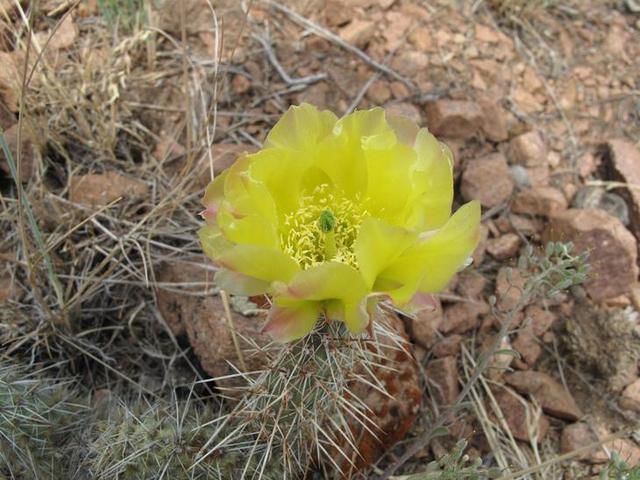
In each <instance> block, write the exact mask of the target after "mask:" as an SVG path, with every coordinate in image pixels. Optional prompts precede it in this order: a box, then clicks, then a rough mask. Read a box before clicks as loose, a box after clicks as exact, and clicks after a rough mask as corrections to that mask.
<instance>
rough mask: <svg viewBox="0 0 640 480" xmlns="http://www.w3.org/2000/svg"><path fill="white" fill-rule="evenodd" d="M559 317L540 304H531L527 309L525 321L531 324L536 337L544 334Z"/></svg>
mask: <svg viewBox="0 0 640 480" xmlns="http://www.w3.org/2000/svg"><path fill="white" fill-rule="evenodd" d="M557 318H558V317H557V316H556V314H555V313H553V312H551V311H549V310H546V309H544V308H542V307H540V306H538V305H529V306H528V307H527V309H526V310H525V321H526V322H529V323H530V324H531V326H532V328H533V333H534V335H535V336H536V337H541V336H542V335H544V334H545V332H547V330H549V329H550V328H551V326H552V325H553V324H554V322H555V321H556V319H557Z"/></svg>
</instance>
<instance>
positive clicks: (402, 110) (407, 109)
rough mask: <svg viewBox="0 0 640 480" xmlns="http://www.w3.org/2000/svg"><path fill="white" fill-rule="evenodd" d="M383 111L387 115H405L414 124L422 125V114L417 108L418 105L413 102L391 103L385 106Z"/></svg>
mask: <svg viewBox="0 0 640 480" xmlns="http://www.w3.org/2000/svg"><path fill="white" fill-rule="evenodd" d="M385 111H386V112H387V113H388V114H389V115H399V116H401V117H407V118H409V119H411V120H412V121H413V122H415V123H416V125H422V114H421V113H420V110H418V107H416V106H415V105H414V104H413V103H409V102H399V103H392V104H391V105H388V106H385Z"/></svg>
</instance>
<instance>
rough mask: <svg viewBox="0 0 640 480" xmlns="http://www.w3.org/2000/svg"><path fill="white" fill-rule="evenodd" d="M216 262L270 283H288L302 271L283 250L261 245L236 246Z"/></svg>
mask: <svg viewBox="0 0 640 480" xmlns="http://www.w3.org/2000/svg"><path fill="white" fill-rule="evenodd" d="M216 261H217V263H218V264H219V265H220V266H222V267H223V268H226V269H228V270H232V271H234V272H238V273H241V274H243V275H247V276H249V277H253V278H256V279H258V280H264V281H265V282H269V283H271V282H275V281H280V282H288V281H289V280H291V279H292V278H293V277H294V275H295V274H296V273H297V272H299V271H300V267H299V266H298V264H297V263H296V262H295V261H294V260H293V259H292V258H291V257H289V256H288V255H286V254H285V253H284V252H282V251H281V250H278V249H276V248H270V247H263V246H260V245H236V246H234V247H232V248H230V249H229V250H226V251H225V252H223V253H222V254H221V255H220V256H218V257H217V258H216Z"/></svg>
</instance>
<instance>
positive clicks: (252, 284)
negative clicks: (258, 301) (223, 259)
mask: <svg viewBox="0 0 640 480" xmlns="http://www.w3.org/2000/svg"><path fill="white" fill-rule="evenodd" d="M214 283H215V284H216V285H217V286H218V287H219V288H221V289H222V290H225V291H227V292H229V293H231V294H232V295H243V296H245V297H251V296H253V295H262V294H264V293H267V292H268V291H269V286H270V283H269V282H266V281H264V280H258V279H257V278H253V277H249V276H247V275H243V274H241V273H238V272H233V271H231V270H224V269H223V270H218V271H217V272H216V274H215V276H214Z"/></svg>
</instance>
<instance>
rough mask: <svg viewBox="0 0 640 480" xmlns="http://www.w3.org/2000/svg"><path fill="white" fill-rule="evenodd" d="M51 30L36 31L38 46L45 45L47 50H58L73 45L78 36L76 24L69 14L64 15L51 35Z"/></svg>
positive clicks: (42, 46)
mask: <svg viewBox="0 0 640 480" xmlns="http://www.w3.org/2000/svg"><path fill="white" fill-rule="evenodd" d="M51 33H52V32H38V33H36V35H35V37H36V41H37V43H38V45H40V48H44V46H45V44H46V45H47V50H48V51H49V50H60V49H65V48H69V47H71V46H73V44H74V43H75V42H76V38H77V37H78V26H77V25H76V24H75V22H74V21H73V17H72V16H71V15H66V16H65V17H64V18H63V20H62V22H61V23H60V25H58V28H56V30H55V32H53V35H51ZM49 37H50V38H49ZM47 42H48V43H47Z"/></svg>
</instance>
